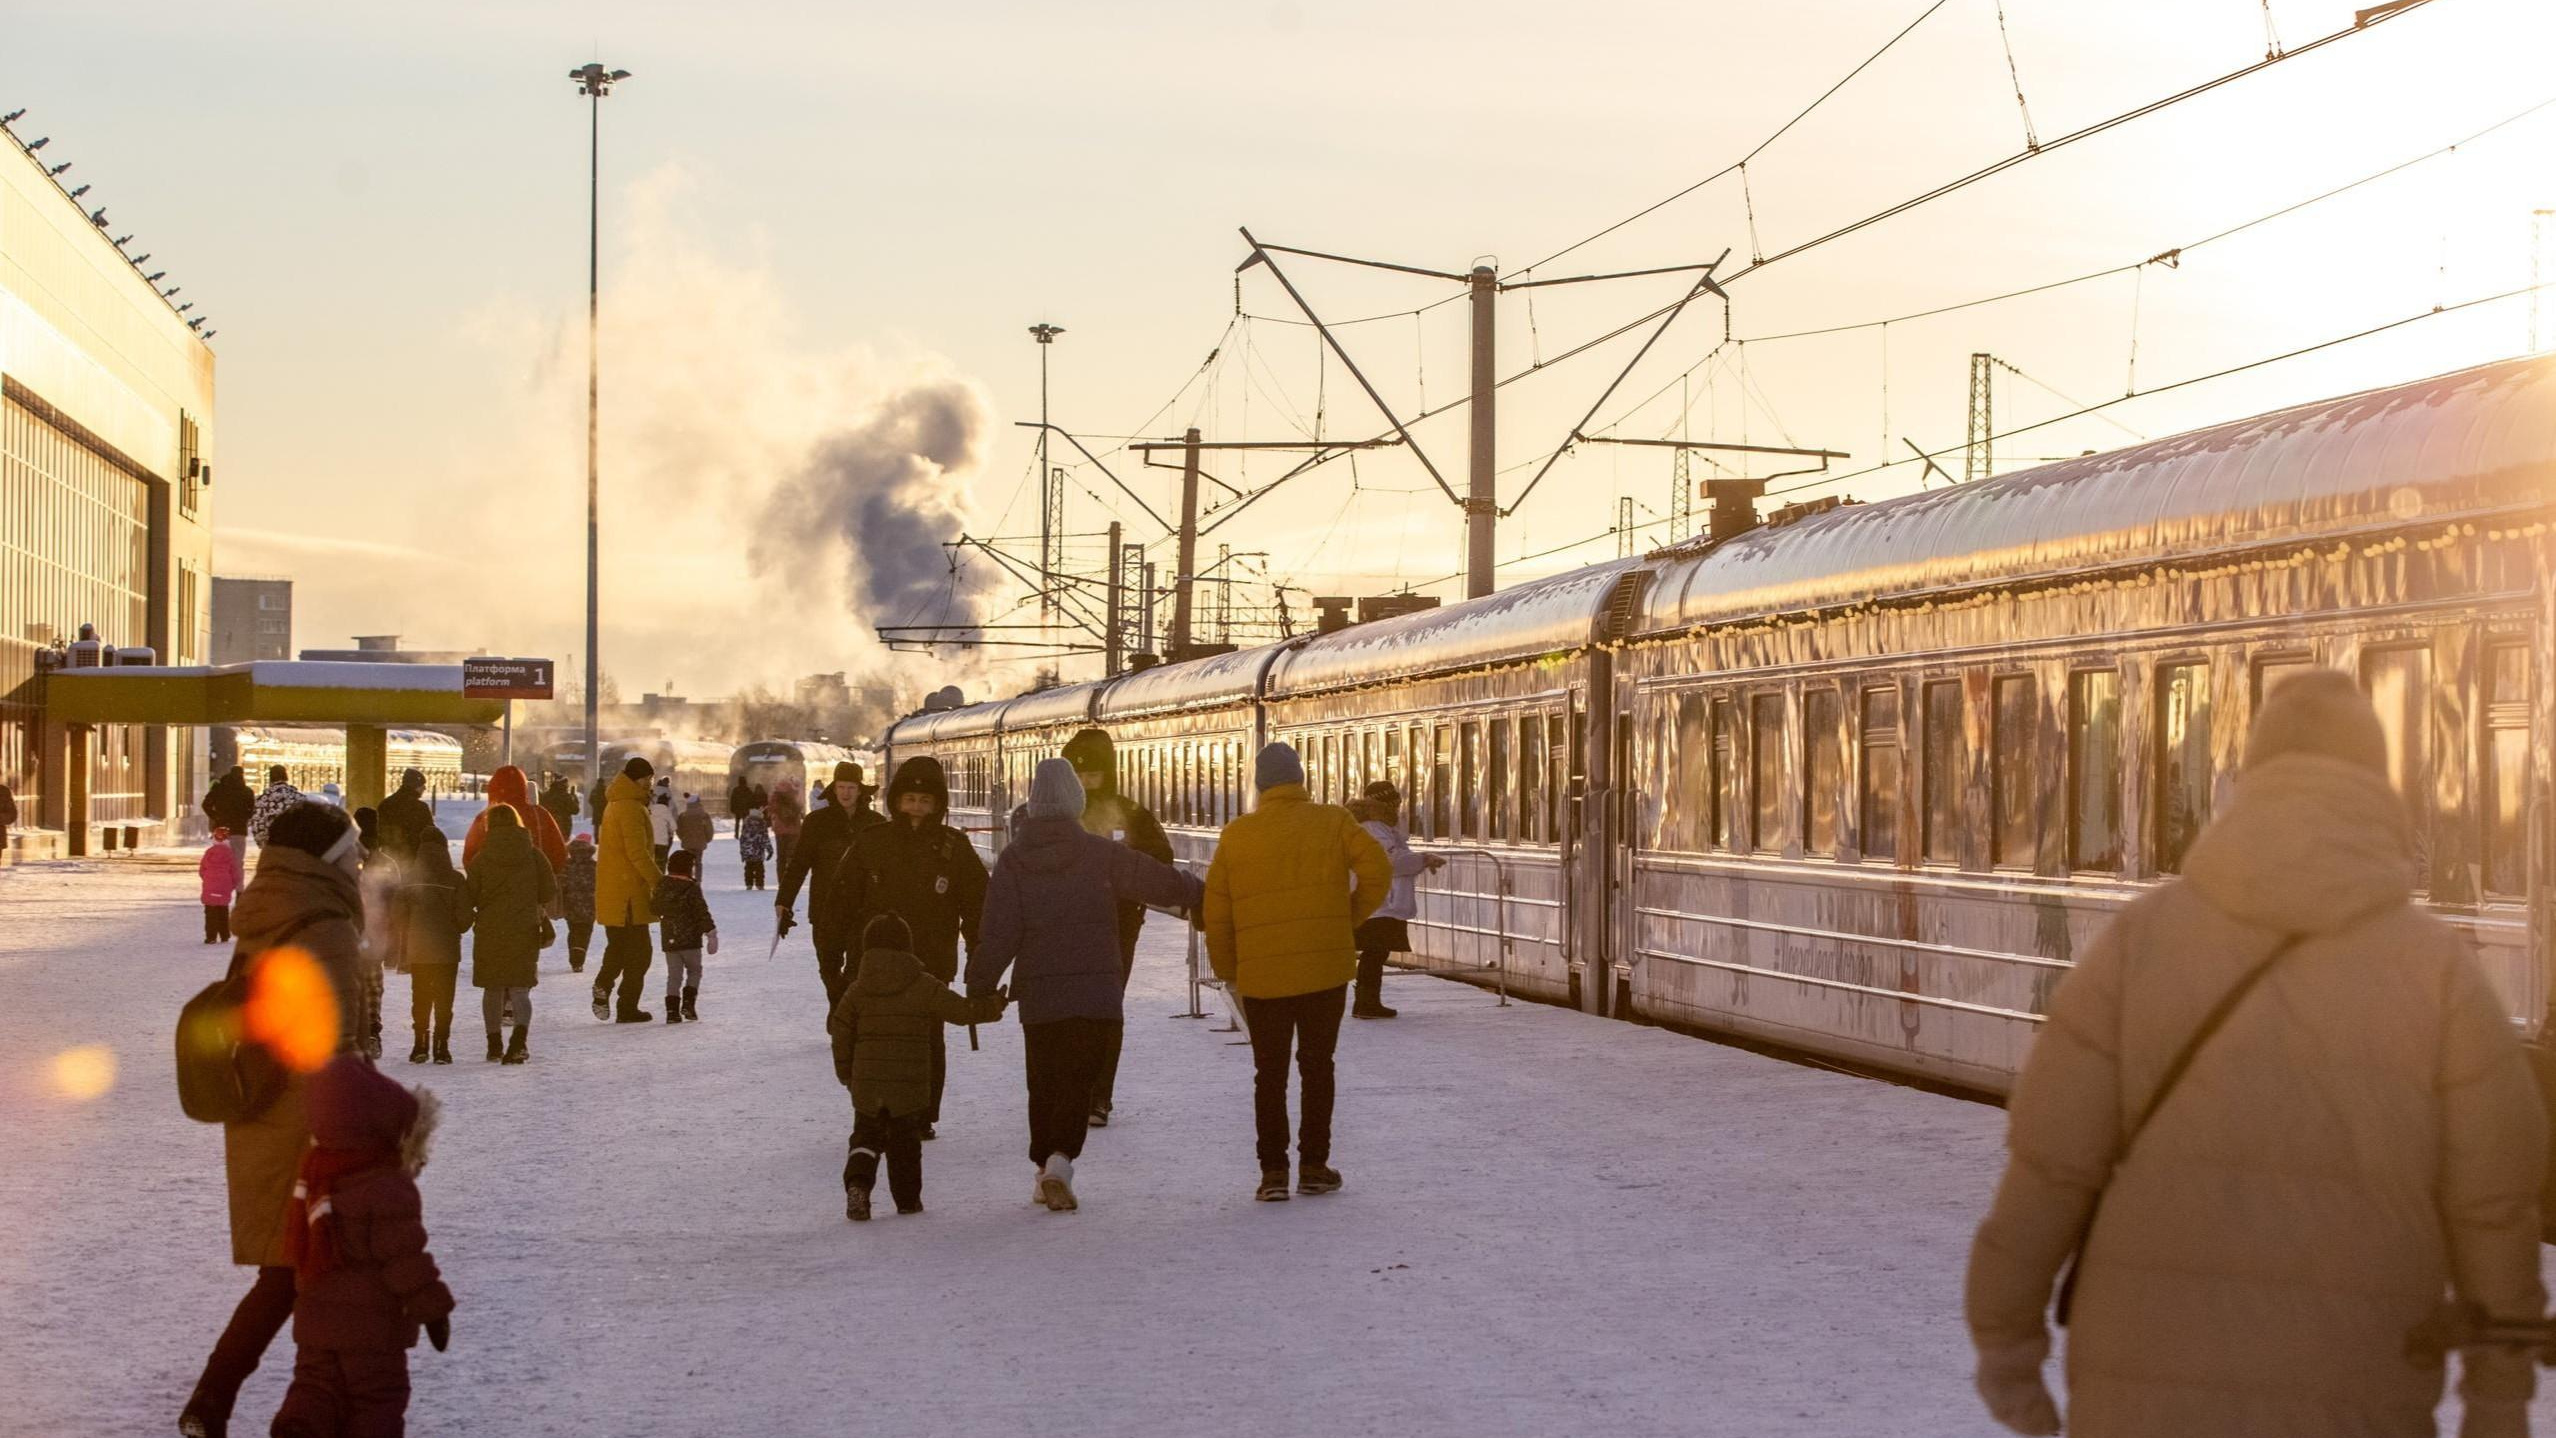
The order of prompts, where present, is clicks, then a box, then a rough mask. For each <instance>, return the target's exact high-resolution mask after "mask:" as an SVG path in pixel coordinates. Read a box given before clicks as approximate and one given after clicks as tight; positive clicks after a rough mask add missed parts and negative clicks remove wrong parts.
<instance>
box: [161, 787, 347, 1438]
mask: <svg viewBox="0 0 2556 1438" xmlns="http://www.w3.org/2000/svg"><path fill="white" fill-rule="evenodd" d="M363 853H364V850H363V846H362V845H361V844H359V843H358V842H357V841H356V837H355V825H354V823H353V822H352V821H350V820H349V819H348V818H347V817H346V814H345V811H344V810H341V809H334V808H331V807H329V806H328V805H325V804H311V803H305V804H298V805H295V806H293V807H292V808H289V809H287V810H285V811H284V812H283V813H281V814H278V815H277V816H276V817H275V822H274V825H273V827H271V828H270V829H268V831H267V836H266V846H265V847H264V848H262V849H260V850H258V855H257V877H255V878H254V879H252V880H250V881H249V886H248V887H247V888H246V889H244V890H242V891H241V893H240V901H239V903H238V904H237V905H236V906H235V907H234V908H233V909H232V910H231V928H232V931H233V932H234V933H236V934H237V935H238V936H239V952H240V953H242V954H244V955H255V954H259V953H262V952H264V951H265V950H267V949H270V948H274V947H276V946H278V945H281V944H288V943H289V944H293V945H296V946H298V947H300V948H302V949H305V950H308V951H309V952H310V954H311V956H312V957H313V958H315V959H317V960H318V961H319V966H320V969H321V970H322V971H323V972H325V973H326V974H327V975H328V978H329V983H330V985H331V987H332V988H333V989H335V991H336V996H337V1010H338V1035H337V1048H338V1051H339V1052H340V1053H347V1052H352V1051H353V1050H354V1049H355V1046H356V1041H357V1037H358V1036H357V1034H356V1023H357V1019H358V1015H359V1013H360V1011H361V1004H360V998H361V994H362V979H361V977H360V975H359V971H358V967H357V965H358V962H359V958H360V955H359V950H360V948H361V946H362V943H363V923H364V918H363V905H362V903H361V901H360V900H359V899H358V898H357V891H356V877H355V875H356V870H357V867H358V866H359V865H360V864H361V863H362V862H363ZM310 1146H311V1126H310V1119H309V1117H308V1116H307V1114H306V1113H305V1112H304V1109H303V1106H302V1080H301V1079H300V1078H298V1077H296V1078H292V1079H290V1080H288V1081H287V1083H286V1084H285V1086H284V1091H283V1092H282V1093H281V1094H280V1095H278V1096H277V1098H276V1100H275V1102H273V1103H271V1104H269V1105H268V1106H267V1107H266V1109H265V1111H263V1112H261V1113H259V1114H258V1115H257V1116H256V1117H255V1118H251V1119H248V1120H246V1121H244V1122H240V1123H233V1124H225V1125H223V1127H222V1169H223V1177H224V1180H225V1182H226V1185H227V1190H228V1193H229V1197H230V1209H231V1261H232V1262H233V1263H236V1264H239V1265H240V1266H242V1267H244V1268H254V1269H256V1270H257V1281H256V1283H255V1284H254V1285H252V1286H251V1287H250V1289H249V1292H248V1296H247V1297H245V1298H243V1299H241V1300H240V1305H239V1308H238V1310H237V1311H235V1312H234V1313H233V1314H232V1315H231V1321H230V1324H229V1326H228V1327H227V1328H225V1329H224V1330H223V1333H222V1337H221V1340H220V1341H219V1342H218V1343H216V1344H215V1345H214V1348H213V1354H212V1357H210V1358H209V1359H207V1360H206V1361H205V1365H204V1374H203V1376H202V1377H201V1378H200V1379H198V1380H197V1382H196V1385H195V1392H194V1394H193V1395H192V1396H191V1397H190V1398H188V1400H187V1405H186V1410H185V1411H184V1412H183V1413H182V1414H180V1415H179V1419H178V1431H179V1432H181V1433H186V1434H193V1435H199V1438H221V1435H222V1434H223V1433H224V1432H226V1431H227V1427H228V1424H229V1422H230V1416H231V1405H232V1403H233V1402H234V1401H235V1400H236V1399H237V1398H238V1396H239V1391H240V1385H241V1384H242V1383H243V1382H245V1381H247V1379H248V1376H249V1374H251V1373H253V1372H255V1371H256V1369H257V1365H258V1361H259V1360H260V1359H261V1358H262V1357H264V1356H265V1353H266V1348H267V1345H268V1344H269V1343H271V1342H273V1341H274V1338H275V1335H276V1333H277V1332H278V1331H279V1330H280V1329H282V1328H283V1326H284V1321H285V1320H286V1319H288V1318H290V1317H292V1316H293V1268H292V1258H291V1256H290V1255H289V1254H287V1253H286V1252H285V1247H284V1210H285V1207H286V1205H287V1204H288V1203H289V1201H290V1200H291V1198H292V1196H293V1180H294V1178H295V1176H296V1174H297V1173H298V1172H299V1170H300V1168H301V1163H302V1153H303V1151H304V1150H305V1149H308V1148H309V1147H310Z"/></svg>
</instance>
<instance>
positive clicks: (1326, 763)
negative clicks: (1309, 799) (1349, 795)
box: [1322, 734, 1343, 804]
mask: <svg viewBox="0 0 2556 1438" xmlns="http://www.w3.org/2000/svg"><path fill="white" fill-rule="evenodd" d="M1342 798H1343V795H1342V794H1341V792H1340V736H1339V735H1337V734H1325V735H1323V736H1322V800H1323V802H1324V803H1326V804H1337V803H1339V802H1340V801H1341V799H1342Z"/></svg>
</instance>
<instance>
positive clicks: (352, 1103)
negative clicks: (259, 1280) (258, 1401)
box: [272, 1057, 453, 1438]
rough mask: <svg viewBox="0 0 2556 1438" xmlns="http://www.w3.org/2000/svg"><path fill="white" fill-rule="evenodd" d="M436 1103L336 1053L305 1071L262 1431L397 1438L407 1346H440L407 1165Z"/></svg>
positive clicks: (444, 1318)
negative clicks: (285, 1333)
mask: <svg viewBox="0 0 2556 1438" xmlns="http://www.w3.org/2000/svg"><path fill="white" fill-rule="evenodd" d="M439 1112H440V1109H439V1106H438V1105H437V1104H436V1102H435V1098H434V1095H433V1094H431V1093H429V1092H427V1091H426V1090H424V1089H418V1090H416V1091H414V1092H411V1091H410V1090H408V1089H405V1088H402V1087H400V1086H399V1085H398V1084H396V1083H394V1082H392V1081H391V1080H390V1079H388V1078H386V1077H384V1076H383V1075H382V1073H381V1072H380V1071H379V1070H377V1069H375V1068H374V1067H373V1066H372V1065H371V1064H368V1063H364V1062H362V1061H360V1060H357V1059H355V1058H352V1057H341V1058H339V1059H337V1060H335V1061H334V1062H332V1063H330V1064H329V1066H328V1067H326V1068H324V1069H322V1070H320V1071H319V1072H318V1073H317V1074H315V1075H313V1076H312V1078H311V1081H310V1115H311V1147H310V1151H309V1152H307V1153H305V1154H303V1155H302V1162H301V1172H300V1176H299V1178H298V1180H297V1181H296V1182H295V1183H294V1185H293V1201H292V1210H291V1212H290V1213H289V1214H288V1215H287V1216H286V1220H285V1224H286V1233H287V1238H288V1247H289V1249H290V1251H291V1253H292V1255H293V1289H294V1295H295V1298H294V1304H293V1348H294V1355H293V1384H292V1386H291V1387H290V1388H287V1389H286V1390H285V1391H284V1406H283V1407H282V1408H280V1409H278V1410H277V1411H276V1414H275V1426H274V1428H273V1430H272V1431H273V1432H274V1434H275V1435H276V1438H337V1435H340V1434H343V1435H347V1438H399V1435H401V1434H403V1433H405V1432H406V1431H407V1419H408V1396H409V1394H408V1350H409V1349H411V1348H414V1347H416V1346H417V1336H418V1333H419V1331H420V1330H421V1329H422V1330H423V1331H424V1332H425V1335H426V1337H427V1340H428V1341H429V1342H431V1343H433V1344H434V1345H435V1351H436V1352H438V1353H440V1352H442V1351H443V1350H444V1346H445V1345H446V1344H447V1343H449V1342H450V1341H451V1339H452V1321H453V1320H452V1314H453V1293H452V1290H451V1289H449V1288H447V1287H445V1286H444V1279H443V1274H442V1273H441V1272H440V1271H438V1270H437V1268H436V1266H435V1256H434V1255H433V1254H431V1253H429V1252H427V1251H426V1242H427V1238H426V1220H425V1214H424V1208H425V1200H424V1199H423V1198H422V1197H421V1196H420V1195H419V1193H418V1191H417V1175H418V1173H419V1172H420V1171H421V1170H423V1169H424V1168H425V1167H426V1151H427V1148H428V1145H429V1143H430V1141H431V1140H432V1139H433V1137H434V1133H435V1120H436V1116H437V1114H438V1113H439Z"/></svg>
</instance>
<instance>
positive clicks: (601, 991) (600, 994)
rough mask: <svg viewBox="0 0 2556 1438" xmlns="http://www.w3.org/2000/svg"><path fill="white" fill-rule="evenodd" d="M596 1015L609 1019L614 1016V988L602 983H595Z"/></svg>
mask: <svg viewBox="0 0 2556 1438" xmlns="http://www.w3.org/2000/svg"><path fill="white" fill-rule="evenodd" d="M595 1017H596V1018H599V1019H604V1020H607V1021H608V1020H610V1019H611V1018H612V990H610V989H608V988H606V987H604V986H603V985H602V984H597V985H595Z"/></svg>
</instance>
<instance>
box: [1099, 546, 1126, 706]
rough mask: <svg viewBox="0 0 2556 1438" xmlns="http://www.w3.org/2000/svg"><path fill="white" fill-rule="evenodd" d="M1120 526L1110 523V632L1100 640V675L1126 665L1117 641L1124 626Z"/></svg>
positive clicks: (1124, 558)
mask: <svg viewBox="0 0 2556 1438" xmlns="http://www.w3.org/2000/svg"><path fill="white" fill-rule="evenodd" d="M1118 533H1119V523H1118V521H1117V520H1115V519H1113V520H1111V521H1110V522H1109V633H1108V634H1107V635H1106V636H1104V637H1103V639H1102V641H1101V673H1102V675H1103V676H1104V677H1105V676H1108V675H1112V674H1116V673H1117V672H1118V670H1119V667H1120V666H1121V665H1123V664H1125V663H1126V662H1127V651H1126V650H1124V649H1123V648H1121V647H1120V645H1119V641H1120V639H1121V638H1122V637H1124V635H1125V633H1126V624H1127V613H1126V611H1127V555H1126V552H1125V551H1124V550H1122V549H1120V548H1119V539H1118Z"/></svg>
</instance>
